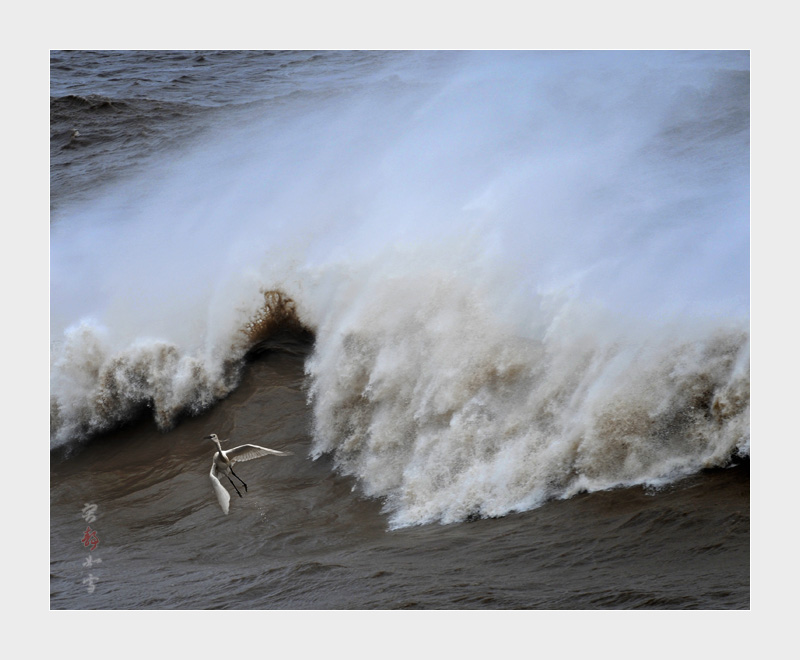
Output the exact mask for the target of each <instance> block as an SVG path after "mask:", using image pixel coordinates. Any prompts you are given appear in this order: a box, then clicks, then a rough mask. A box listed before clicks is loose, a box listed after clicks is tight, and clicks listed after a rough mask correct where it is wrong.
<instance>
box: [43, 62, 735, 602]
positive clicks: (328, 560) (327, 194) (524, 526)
mask: <svg viewBox="0 0 800 660" xmlns="http://www.w3.org/2000/svg"><path fill="white" fill-rule="evenodd" d="M50 103H51V215H52V219H51V608H53V609H521V608H535V609H746V608H749V606H750V498H749V284H748V279H749V271H748V259H749V212H748V208H749V190H748V170H749V58H748V55H747V53H744V54H743V53H734V52H730V53H484V54H470V53H401V52H391V53H381V52H352V53H338V52H337V53H332V52H323V53H314V52H275V53H268V52H255V51H244V52H218V51H213V52H211V51H203V52H200V51H198V52H194V51H193V52H155V51H147V52H113V53H112V52H103V53H98V52H77V51H71V52H53V53H51V102H50ZM210 433H216V434H217V435H219V437H220V438H221V439H222V440H223V447H225V448H229V447H232V446H236V445H239V444H245V443H253V444H258V445H263V446H266V447H271V448H274V449H278V450H283V451H289V452H291V455H290V456H287V457H267V458H263V459H259V460H255V461H252V462H246V463H240V464H238V466H237V467H236V472H237V474H238V475H239V476H240V477H242V478H243V479H244V480H245V481H246V482H247V484H248V490H247V492H246V493H243V497H241V498H239V497H237V495H236V493H235V492H234V491H233V490H232V489H230V488H229V490H230V492H231V494H232V496H233V497H232V498H231V507H230V513H229V515H227V516H226V515H224V514H223V512H222V511H221V510H220V507H219V504H218V503H217V501H216V498H215V497H214V493H213V490H212V487H211V483H210V480H209V476H208V471H209V469H210V468H211V460H212V456H213V453H214V451H215V450H214V447H213V445H212V444H211V443H210V442H209V441H203V440H202V438H203V437H204V436H206V435H208V434H210ZM223 482H225V480H224V479H223ZM224 485H225V486H226V487H227V486H229V484H227V482H226V483H225V484H224ZM87 505H90V506H88V507H87ZM91 505H94V506H91ZM95 507H96V508H95ZM87 527H89V528H91V530H92V531H94V532H95V538H96V539H97V543H96V545H95V547H94V549H93V550H91V549H90V547H91V544H90V545H89V546H87V545H84V543H83V542H82V539H83V538H84V534H85V533H86V531H87ZM98 560H99V561H98Z"/></svg>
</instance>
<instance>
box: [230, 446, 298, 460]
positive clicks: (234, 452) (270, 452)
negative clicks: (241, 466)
mask: <svg viewBox="0 0 800 660" xmlns="http://www.w3.org/2000/svg"><path fill="white" fill-rule="evenodd" d="M225 455H226V456H227V457H228V458H229V459H230V460H231V463H232V464H233V463H238V462H240V461H251V460H253V459H254V458H260V457H261V456H289V455H290V454H289V452H287V451H278V450H277V449H267V448H266V447H259V446H258V445H239V446H238V447H234V448H233V449H228V450H227V451H226V452H225Z"/></svg>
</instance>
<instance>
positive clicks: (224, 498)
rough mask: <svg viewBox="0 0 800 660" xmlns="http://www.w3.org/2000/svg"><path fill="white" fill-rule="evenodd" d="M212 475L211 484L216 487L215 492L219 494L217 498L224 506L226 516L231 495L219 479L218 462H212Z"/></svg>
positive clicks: (210, 474)
mask: <svg viewBox="0 0 800 660" xmlns="http://www.w3.org/2000/svg"><path fill="white" fill-rule="evenodd" d="M208 476H209V477H211V485H212V486H213V487H214V494H215V495H216V496H217V500H219V505H220V506H221V507H222V513H224V514H225V515H226V516H227V515H228V508H229V507H230V504H231V496H230V493H228V491H227V490H225V489H224V488H223V487H222V484H221V483H220V482H219V479H217V464H216V463H214V462H212V463H211V472H210V473H209V475H208Z"/></svg>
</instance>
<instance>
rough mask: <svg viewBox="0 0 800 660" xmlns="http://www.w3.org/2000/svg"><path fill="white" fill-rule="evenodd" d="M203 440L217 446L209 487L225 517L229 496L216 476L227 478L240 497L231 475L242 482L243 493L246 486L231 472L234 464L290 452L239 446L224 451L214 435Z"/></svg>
mask: <svg viewBox="0 0 800 660" xmlns="http://www.w3.org/2000/svg"><path fill="white" fill-rule="evenodd" d="M203 440H212V441H213V442H214V443H215V444H216V445H217V451H216V452H215V454H214V459H213V460H212V461H211V472H210V474H209V476H210V477H211V485H212V486H213V487H214V493H216V495H217V500H219V505H220V506H221V507H222V512H223V513H224V514H226V515H227V514H228V509H229V507H230V503H231V496H230V494H229V493H228V491H227V490H225V488H223V487H222V484H221V483H220V481H219V477H217V475H218V474H220V473H221V474H224V475H225V476H226V477H228V481H230V482H231V486H233V489H234V490H235V491H236V494H237V495H238V496H239V497H241V496H242V494H241V493H240V492H239V489H238V488H237V487H236V484H235V483H233V479H231V475H233V476H234V477H236V478H237V479H238V480H239V481H241V482H242V485H243V486H244V492H245V493H246V492H247V484H246V483H245V482H244V481H242V479H241V478H240V477H239V475H237V474H236V473H235V472H234V471H233V466H234V464H236V463H239V462H240V461H250V460H252V459H254V458H261V457H262V456H270V455H272V456H289V455H290V452H286V451H278V450H277V449H267V448H266V447H259V446H258V445H239V446H238V447H234V448H233V449H228V450H225V449H223V448H222V445H221V444H220V442H219V438H218V437H217V434H216V433H212V434H211V435H207V436H206V437H205V438H203Z"/></svg>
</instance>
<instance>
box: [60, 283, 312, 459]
mask: <svg viewBox="0 0 800 660" xmlns="http://www.w3.org/2000/svg"><path fill="white" fill-rule="evenodd" d="M261 293H262V295H263V304H262V305H261V306H260V307H259V308H257V309H256V311H255V312H253V313H252V314H250V315H249V316H248V317H247V320H246V321H245V322H244V323H242V324H241V326H240V327H239V328H238V329H237V330H236V331H235V332H234V333H233V336H232V337H231V338H230V339H229V340H228V341H227V342H223V346H225V349H224V350H219V349H213V350H211V351H203V350H199V349H195V350H187V349H182V348H181V347H179V346H178V345H176V344H173V343H170V342H167V341H164V340H158V339H140V340H138V341H136V342H134V343H132V344H131V345H129V346H127V347H125V348H124V349H122V350H114V349H113V348H112V345H111V342H110V341H109V340H108V337H107V331H106V329H104V328H103V327H102V326H100V325H98V324H96V323H92V322H90V321H88V320H84V321H83V322H81V323H80V324H78V325H77V326H74V327H71V328H69V329H68V330H67V331H66V332H65V333H64V338H63V341H61V342H60V343H59V344H58V345H56V346H55V347H54V355H55V357H54V360H53V365H52V369H51V372H52V373H51V399H50V445H51V448H55V447H60V446H63V445H66V444H67V443H69V442H73V441H78V440H85V439H88V438H90V437H92V436H94V435H96V434H98V433H102V432H105V431H108V430H111V429H113V428H115V427H117V426H119V425H121V424H123V423H125V422H128V421H130V420H132V419H136V418H138V417H140V416H142V415H144V414H151V415H152V417H153V420H154V421H155V423H156V425H157V426H158V428H159V429H161V430H164V431H166V430H169V429H170V428H172V427H174V425H175V424H176V423H177V422H178V420H179V419H180V418H181V417H182V416H185V415H196V414H199V413H200V412H202V411H204V410H206V409H207V408H208V407H210V406H211V405H213V404H214V403H216V402H217V401H219V400H221V399H223V398H224V397H226V396H227V395H228V394H230V392H231V391H233V389H235V388H236V386H237V385H238V384H239V380H240V376H241V369H242V366H243V364H244V358H245V356H246V355H247V354H248V352H249V351H251V350H252V349H253V348H254V347H256V346H258V344H259V343H262V342H264V341H267V340H268V339H269V338H270V337H273V336H275V335H276V334H278V333H282V332H289V333H292V334H302V333H307V332H308V331H307V330H306V328H305V326H304V325H303V324H302V322H301V321H300V319H299V318H298V316H297V312H296V309H295V304H294V301H293V300H292V299H291V298H289V297H287V296H286V295H284V294H283V293H282V292H280V291H275V290H264V291H262V292H261Z"/></svg>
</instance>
